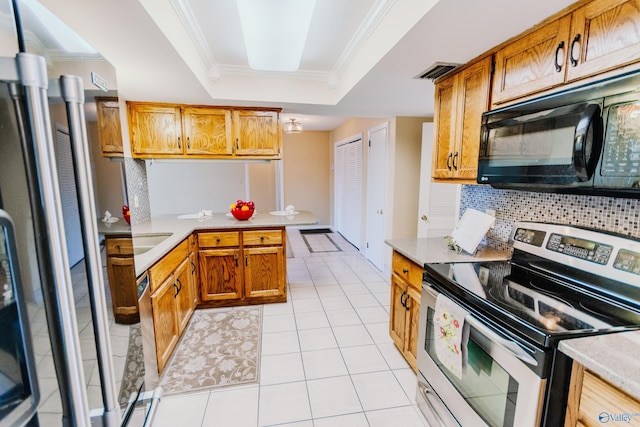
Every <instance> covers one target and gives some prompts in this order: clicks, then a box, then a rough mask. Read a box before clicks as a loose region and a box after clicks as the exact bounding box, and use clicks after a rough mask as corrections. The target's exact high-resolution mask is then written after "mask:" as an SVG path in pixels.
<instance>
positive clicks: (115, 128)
mask: <svg viewBox="0 0 640 427" xmlns="http://www.w3.org/2000/svg"><path fill="white" fill-rule="evenodd" d="M96 114H97V122H98V139H99V140H100V149H101V150H102V155H103V156H105V157H122V155H123V149H122V126H121V125H120V105H119V104H118V98H111V97H104V98H103V97H96Z"/></svg>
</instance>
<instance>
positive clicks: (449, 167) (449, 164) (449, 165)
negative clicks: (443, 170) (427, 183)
mask: <svg viewBox="0 0 640 427" xmlns="http://www.w3.org/2000/svg"><path fill="white" fill-rule="evenodd" d="M451 156H453V153H449V155H448V156H447V169H449V170H451Z"/></svg>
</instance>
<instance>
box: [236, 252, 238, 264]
mask: <svg viewBox="0 0 640 427" xmlns="http://www.w3.org/2000/svg"><path fill="white" fill-rule="evenodd" d="M237 266H238V254H236V267H237Z"/></svg>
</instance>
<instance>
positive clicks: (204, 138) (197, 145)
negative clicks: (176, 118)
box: [182, 107, 233, 155]
mask: <svg viewBox="0 0 640 427" xmlns="http://www.w3.org/2000/svg"><path fill="white" fill-rule="evenodd" d="M182 120H183V125H184V132H185V135H184V136H185V138H186V144H187V147H186V150H187V154H229V155H230V154H233V151H232V147H233V145H232V138H231V111H230V110H222V109H216V108H205V107H198V108H190V107H185V108H183V110H182Z"/></svg>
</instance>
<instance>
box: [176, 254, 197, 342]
mask: <svg viewBox="0 0 640 427" xmlns="http://www.w3.org/2000/svg"><path fill="white" fill-rule="evenodd" d="M189 266H190V263H189V260H188V259H185V260H184V261H183V263H182V264H180V267H178V269H177V270H176V272H175V274H174V277H175V283H176V284H177V285H178V294H177V296H176V317H177V322H178V334H182V331H184V328H186V327H187V324H188V323H189V319H191V315H192V314H193V289H192V286H191V283H192V281H191V272H190V270H189V269H188V267H189Z"/></svg>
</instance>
